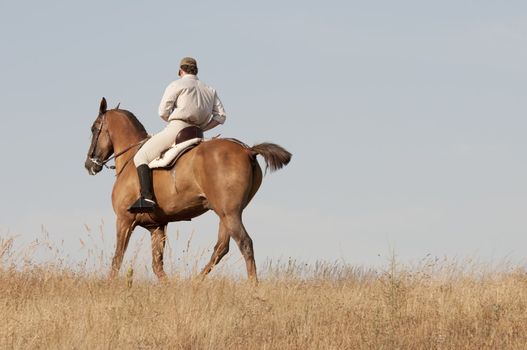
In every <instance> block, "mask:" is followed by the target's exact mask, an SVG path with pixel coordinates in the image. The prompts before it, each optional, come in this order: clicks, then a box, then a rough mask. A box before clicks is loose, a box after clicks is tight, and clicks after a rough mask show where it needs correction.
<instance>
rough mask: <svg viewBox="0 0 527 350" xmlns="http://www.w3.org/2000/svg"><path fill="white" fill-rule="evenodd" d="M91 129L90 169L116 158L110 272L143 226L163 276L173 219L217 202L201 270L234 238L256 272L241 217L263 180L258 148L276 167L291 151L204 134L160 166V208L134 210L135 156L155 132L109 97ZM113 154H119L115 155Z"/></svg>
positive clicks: (213, 262) (286, 160) (253, 276)
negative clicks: (212, 241) (111, 105)
mask: <svg viewBox="0 0 527 350" xmlns="http://www.w3.org/2000/svg"><path fill="white" fill-rule="evenodd" d="M92 134H93V135H92V140H91V144H90V148H89V150H88V155H87V157H86V163H85V167H86V169H87V170H88V172H89V173H90V174H91V175H95V174H97V173H98V172H99V171H101V169H102V167H103V165H106V162H108V161H109V160H110V159H112V158H114V159H115V171H116V174H117V178H116V180H115V184H114V186H113V191H112V204H113V209H114V211H115V214H116V215H117V220H116V224H117V244H116V248H115V255H114V257H113V260H112V269H111V272H110V278H113V277H115V276H116V275H117V274H118V272H119V269H120V267H121V264H122V261H123V256H124V253H125V250H126V247H127V245H128V242H129V240H130V236H131V234H132V231H133V229H134V228H135V227H136V226H142V227H144V228H146V229H147V230H149V231H150V234H151V241H152V267H153V270H154V273H155V274H156V276H157V277H158V278H160V279H163V278H165V277H166V274H165V271H164V270H163V250H164V247H165V240H166V236H165V235H166V233H165V231H166V226H167V224H168V223H169V222H172V221H182V220H190V219H191V218H194V217H197V216H199V215H201V214H203V213H205V212H206V211H208V210H213V211H214V212H215V213H216V214H217V215H218V216H219V218H220V225H219V233H218V242H217V243H216V245H215V246H214V252H213V253H212V256H211V258H210V261H209V263H208V264H207V265H206V266H205V267H204V268H203V270H202V271H201V275H202V276H205V275H207V274H208V273H209V272H210V271H211V269H212V268H213V267H214V265H216V264H217V263H218V262H219V261H220V260H221V258H222V257H223V256H225V254H227V252H228V251H229V240H230V238H232V239H234V241H235V242H236V243H237V245H238V247H239V249H240V251H241V253H242V255H243V257H244V259H245V263H246V265H247V275H248V276H249V279H254V280H255V281H256V280H257V276H256V265H255V262H254V253H253V243H252V240H251V238H250V237H249V234H248V233H247V231H246V230H245V227H244V226H243V223H242V211H243V209H244V208H245V207H246V206H247V204H248V203H249V201H250V200H251V199H252V197H253V196H254V195H255V193H256V191H257V190H258V188H259V187H260V184H261V182H262V171H261V169H260V166H259V165H258V162H257V161H256V155H257V154H260V155H262V156H263V157H264V159H265V161H266V163H267V166H268V167H269V168H270V170H271V171H273V170H277V169H280V168H282V167H283V166H284V165H287V164H288V163H289V161H290V159H291V153H289V152H287V151H286V150H285V149H283V148H282V147H280V146H278V145H275V144H271V143H262V144H259V145H255V146H253V147H248V146H244V145H243V144H240V143H236V142H233V141H232V140H228V139H212V140H209V141H205V142H202V143H201V144H199V145H198V146H197V147H195V148H193V149H191V150H190V151H188V152H187V153H185V154H184V155H183V156H182V157H181V158H180V159H179V160H178V161H177V163H176V165H175V166H174V167H172V168H170V169H155V170H154V171H153V179H154V180H153V182H154V192H155V196H156V199H157V203H158V207H157V208H156V209H155V211H154V212H153V213H139V214H132V213H130V212H128V210H127V208H128V207H129V206H130V205H131V204H132V203H133V202H134V201H135V200H136V199H137V196H138V194H139V180H138V176H137V172H136V170H135V167H134V164H133V161H132V158H133V156H134V155H135V153H136V152H137V149H138V148H139V147H140V145H141V141H143V140H145V139H146V138H147V137H148V135H147V133H146V130H145V128H144V127H143V125H142V124H141V123H140V122H139V121H138V120H137V118H136V117H135V116H134V115H133V114H132V113H130V112H128V111H126V110H122V109H118V108H116V109H112V110H107V105H106V100H105V99H104V98H103V99H102V100H101V105H100V107H99V115H98V117H97V118H96V119H95V122H94V123H93V125H92ZM112 154H114V156H113V157H110V156H111V155H112Z"/></svg>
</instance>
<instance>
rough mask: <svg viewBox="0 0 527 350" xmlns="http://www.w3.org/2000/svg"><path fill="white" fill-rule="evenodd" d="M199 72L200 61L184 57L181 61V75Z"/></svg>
mask: <svg viewBox="0 0 527 350" xmlns="http://www.w3.org/2000/svg"><path fill="white" fill-rule="evenodd" d="M182 72H183V73H185V74H192V75H196V74H198V63H197V62H196V60H195V59H193V58H192V57H183V58H182V59H181V62H180V63H179V76H181V75H183V74H182Z"/></svg>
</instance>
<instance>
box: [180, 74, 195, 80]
mask: <svg viewBox="0 0 527 350" xmlns="http://www.w3.org/2000/svg"><path fill="white" fill-rule="evenodd" d="M181 79H194V80H198V76H197V75H194V74H185V75H184V76H182V77H181Z"/></svg>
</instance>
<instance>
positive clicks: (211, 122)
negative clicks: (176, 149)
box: [201, 119, 220, 131]
mask: <svg viewBox="0 0 527 350" xmlns="http://www.w3.org/2000/svg"><path fill="white" fill-rule="evenodd" d="M218 125H220V123H218V122H217V121H216V120H215V119H211V120H209V122H208V123H207V124H206V125H205V126H203V127H202V128H201V129H202V130H203V131H207V130H210V129H212V128H215V127H217V126H218Z"/></svg>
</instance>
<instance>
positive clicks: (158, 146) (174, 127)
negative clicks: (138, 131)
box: [134, 120, 192, 167]
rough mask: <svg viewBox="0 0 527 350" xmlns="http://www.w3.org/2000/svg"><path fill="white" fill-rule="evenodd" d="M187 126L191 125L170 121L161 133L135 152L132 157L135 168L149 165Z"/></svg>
mask: <svg viewBox="0 0 527 350" xmlns="http://www.w3.org/2000/svg"><path fill="white" fill-rule="evenodd" d="M187 126H192V125H191V124H188V123H185V122H184V121H182V120H171V121H170V122H169V123H168V125H167V126H166V127H165V128H164V129H163V130H162V131H161V132H159V133H157V134H155V135H154V136H152V137H151V138H150V139H149V140H148V141H146V142H145V144H144V145H143V147H141V148H140V149H139V151H137V153H136V155H135V156H134V164H135V166H136V167H137V166H139V165H141V164H149V163H150V162H151V161H153V160H154V159H156V158H157V157H159V156H160V155H161V152H163V151H164V150H166V149H169V148H170V146H172V145H173V144H174V142H175V141H176V136H177V134H178V133H179V132H180V131H181V130H183V129H184V128H186V127H187Z"/></svg>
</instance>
